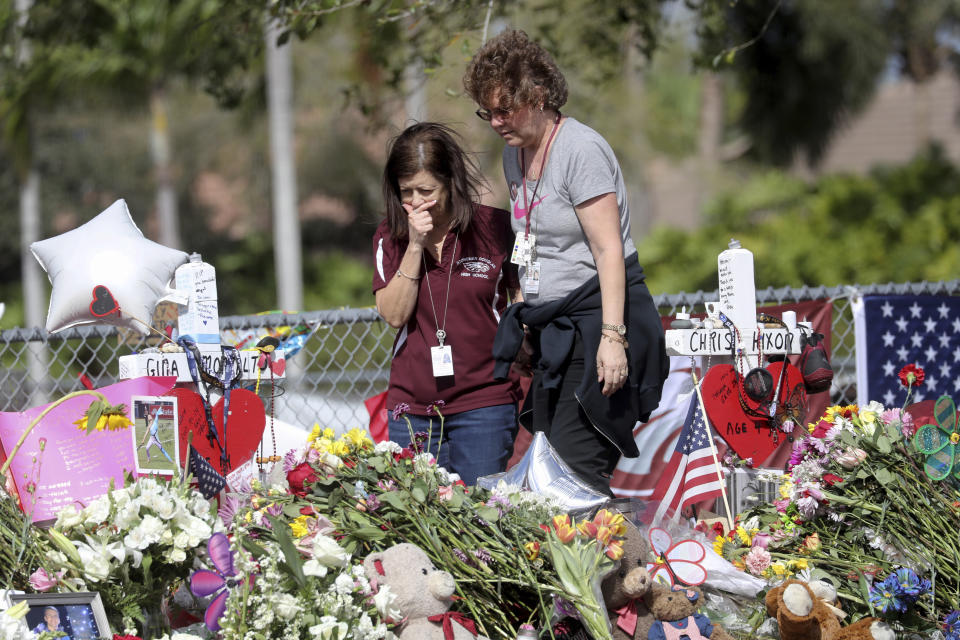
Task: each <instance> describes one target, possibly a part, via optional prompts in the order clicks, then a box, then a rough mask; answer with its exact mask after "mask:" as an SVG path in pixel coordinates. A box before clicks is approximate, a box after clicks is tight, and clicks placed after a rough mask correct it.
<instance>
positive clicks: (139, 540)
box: [123, 527, 150, 551]
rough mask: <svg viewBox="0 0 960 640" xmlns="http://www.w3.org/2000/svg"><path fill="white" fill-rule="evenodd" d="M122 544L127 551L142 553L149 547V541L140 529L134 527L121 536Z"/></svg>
mask: <svg viewBox="0 0 960 640" xmlns="http://www.w3.org/2000/svg"><path fill="white" fill-rule="evenodd" d="M123 544H124V546H126V547H127V548H128V549H135V550H137V551H143V550H144V549H146V548H147V547H149V546H150V540H149V539H148V538H147V536H146V534H145V533H144V531H143V529H141V528H140V527H135V528H134V529H132V530H131V531H130V533H128V534H127V535H125V536H123Z"/></svg>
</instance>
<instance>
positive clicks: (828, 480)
mask: <svg viewBox="0 0 960 640" xmlns="http://www.w3.org/2000/svg"><path fill="white" fill-rule="evenodd" d="M822 479H823V483H824V484H825V485H827V486H828V487H832V486H833V485H835V484H837V483H838V482H843V478H841V477H840V476H835V475H833V474H832V473H825V474H823V478H822Z"/></svg>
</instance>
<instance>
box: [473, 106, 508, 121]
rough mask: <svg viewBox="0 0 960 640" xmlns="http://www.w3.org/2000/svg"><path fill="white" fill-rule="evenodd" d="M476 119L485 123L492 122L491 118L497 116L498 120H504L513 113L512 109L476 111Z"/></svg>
mask: <svg viewBox="0 0 960 640" xmlns="http://www.w3.org/2000/svg"><path fill="white" fill-rule="evenodd" d="M475 113H476V114H477V117H478V118H480V119H481V120H484V121H486V122H490V121H491V120H493V116H497V118H498V119H500V120H506V119H507V118H509V117H510V115H511V114H512V113H513V109H483V108H481V109H477V110H476V112H475Z"/></svg>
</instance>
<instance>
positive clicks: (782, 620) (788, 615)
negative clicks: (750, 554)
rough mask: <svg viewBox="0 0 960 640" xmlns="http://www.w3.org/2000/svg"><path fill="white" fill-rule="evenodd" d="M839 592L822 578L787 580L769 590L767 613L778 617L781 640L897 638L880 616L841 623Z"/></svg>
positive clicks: (881, 639)
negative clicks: (838, 612)
mask: <svg viewBox="0 0 960 640" xmlns="http://www.w3.org/2000/svg"><path fill="white" fill-rule="evenodd" d="M836 594H837V592H836V590H835V589H834V588H833V587H832V586H831V585H830V584H829V583H826V582H823V581H821V580H815V581H813V582H811V583H809V584H807V583H806V582H801V581H800V580H787V581H785V582H783V583H782V584H780V585H779V586H777V587H775V588H773V589H771V590H770V591H768V592H767V597H766V599H765V602H766V605H767V614H768V615H769V616H771V617H772V618H776V620H777V623H778V624H779V625H780V638H781V639H782V640H894V638H895V637H896V634H895V633H894V631H893V629H891V628H890V627H889V626H888V625H887V624H886V623H885V622H883V621H882V620H878V619H877V618H863V619H861V620H858V621H856V622H854V623H853V624H851V625H848V626H846V627H844V626H841V624H840V619H839V618H838V617H837V609H836V607H834V606H833V605H832V603H833V602H834V601H835V600H836Z"/></svg>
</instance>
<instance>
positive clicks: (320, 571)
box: [303, 558, 327, 578]
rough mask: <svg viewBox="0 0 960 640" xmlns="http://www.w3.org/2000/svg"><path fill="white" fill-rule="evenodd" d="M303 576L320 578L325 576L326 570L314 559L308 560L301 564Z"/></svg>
mask: <svg viewBox="0 0 960 640" xmlns="http://www.w3.org/2000/svg"><path fill="white" fill-rule="evenodd" d="M303 575H305V576H317V577H318V578H322V577H323V576H325V575H327V568H326V567H325V566H323V565H322V564H320V563H319V562H317V560H316V559H315V558H310V559H309V560H307V561H306V562H304V563H303Z"/></svg>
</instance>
